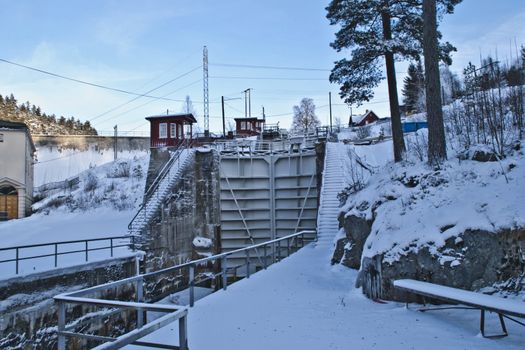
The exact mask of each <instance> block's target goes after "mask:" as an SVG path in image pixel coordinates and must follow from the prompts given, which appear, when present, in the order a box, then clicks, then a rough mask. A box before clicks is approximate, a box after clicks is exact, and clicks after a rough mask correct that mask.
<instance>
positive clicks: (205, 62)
mask: <svg viewBox="0 0 525 350" xmlns="http://www.w3.org/2000/svg"><path fill="white" fill-rule="evenodd" d="M202 75H203V76H202V84H203V86H202V87H203V94H204V99H203V102H204V136H205V137H208V136H209V134H210V101H209V96H208V48H207V47H206V46H204V49H203V50H202Z"/></svg>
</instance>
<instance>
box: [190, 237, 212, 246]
mask: <svg viewBox="0 0 525 350" xmlns="http://www.w3.org/2000/svg"><path fill="white" fill-rule="evenodd" d="M193 246H194V247H196V248H211V247H213V241H212V240H211V239H209V238H206V237H200V236H197V237H195V238H194V239H193Z"/></svg>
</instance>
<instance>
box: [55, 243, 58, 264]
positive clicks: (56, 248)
mask: <svg viewBox="0 0 525 350" xmlns="http://www.w3.org/2000/svg"><path fill="white" fill-rule="evenodd" d="M57 266H58V243H55V267H57Z"/></svg>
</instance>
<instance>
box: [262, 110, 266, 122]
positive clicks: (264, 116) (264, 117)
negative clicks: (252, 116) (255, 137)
mask: <svg viewBox="0 0 525 350" xmlns="http://www.w3.org/2000/svg"><path fill="white" fill-rule="evenodd" d="M262 112H263V120H264V121H265V122H266V114H264V106H262Z"/></svg>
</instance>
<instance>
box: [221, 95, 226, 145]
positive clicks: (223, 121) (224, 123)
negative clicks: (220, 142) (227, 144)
mask: <svg viewBox="0 0 525 350" xmlns="http://www.w3.org/2000/svg"><path fill="white" fill-rule="evenodd" d="M221 104H222V135H223V136H224V138H226V121H225V118H224V96H221Z"/></svg>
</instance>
